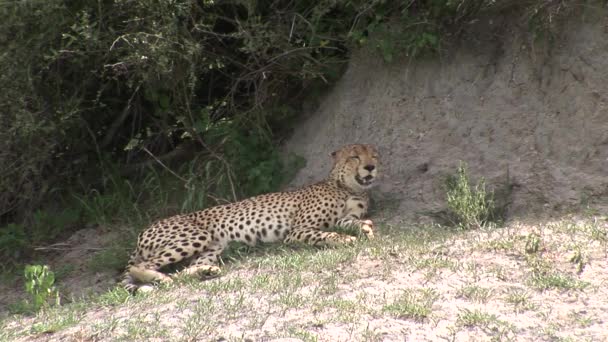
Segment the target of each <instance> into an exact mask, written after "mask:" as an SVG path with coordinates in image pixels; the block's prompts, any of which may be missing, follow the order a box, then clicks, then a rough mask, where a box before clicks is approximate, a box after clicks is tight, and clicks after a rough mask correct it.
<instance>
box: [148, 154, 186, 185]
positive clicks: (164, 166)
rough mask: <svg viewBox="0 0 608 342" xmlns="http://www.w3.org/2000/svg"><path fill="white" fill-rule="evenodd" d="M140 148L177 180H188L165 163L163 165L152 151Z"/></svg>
mask: <svg viewBox="0 0 608 342" xmlns="http://www.w3.org/2000/svg"><path fill="white" fill-rule="evenodd" d="M142 150H144V152H146V153H147V154H149V155H150V156H151V157H152V158H154V160H156V161H157V162H158V163H159V164H160V165H161V166H162V167H163V168H165V169H166V170H167V171H169V172H170V173H171V174H172V175H174V176H175V177H177V178H178V179H179V180H181V181H182V182H186V183H187V182H188V180H186V179H184V178H183V177H182V176H180V175H178V174H177V173H175V172H174V171H173V170H171V169H170V168H169V167H167V165H165V164H164V163H163V162H162V161H161V160H160V159H158V158H157V157H156V156H155V155H154V154H153V153H152V152H150V151H148V149H147V148H145V147H142Z"/></svg>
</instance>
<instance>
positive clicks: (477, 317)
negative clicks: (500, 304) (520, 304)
mask: <svg viewBox="0 0 608 342" xmlns="http://www.w3.org/2000/svg"><path fill="white" fill-rule="evenodd" d="M456 325H457V326H462V327H467V328H479V329H481V330H482V331H483V332H485V333H486V334H488V335H490V336H492V337H493V338H492V340H498V341H502V340H512V339H513V338H514V334H515V327H514V326H513V325H511V324H510V323H508V322H505V321H502V320H500V319H498V317H497V316H496V315H492V314H488V313H485V312H482V311H480V310H469V309H462V310H461V311H460V313H458V317H457V319H456Z"/></svg>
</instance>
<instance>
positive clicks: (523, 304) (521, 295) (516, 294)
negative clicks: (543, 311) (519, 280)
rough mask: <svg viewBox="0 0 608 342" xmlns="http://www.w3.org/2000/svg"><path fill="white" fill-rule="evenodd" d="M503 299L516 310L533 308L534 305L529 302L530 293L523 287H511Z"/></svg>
mask: <svg viewBox="0 0 608 342" xmlns="http://www.w3.org/2000/svg"><path fill="white" fill-rule="evenodd" d="M505 301H506V302H507V303H509V304H512V305H513V306H514V308H515V310H516V311H517V312H520V311H528V310H534V309H535V308H536V305H534V303H532V302H531V298H530V294H529V293H528V292H527V291H525V290H523V289H513V290H511V291H510V292H509V293H508V294H507V295H506V297H505Z"/></svg>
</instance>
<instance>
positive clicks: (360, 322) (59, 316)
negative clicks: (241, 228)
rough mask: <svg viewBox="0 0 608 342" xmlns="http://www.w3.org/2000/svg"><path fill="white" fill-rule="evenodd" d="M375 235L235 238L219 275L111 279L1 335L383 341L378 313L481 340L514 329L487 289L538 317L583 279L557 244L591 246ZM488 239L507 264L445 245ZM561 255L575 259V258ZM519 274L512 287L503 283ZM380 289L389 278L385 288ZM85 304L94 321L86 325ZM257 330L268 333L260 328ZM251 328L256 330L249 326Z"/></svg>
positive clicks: (506, 336)
mask: <svg viewBox="0 0 608 342" xmlns="http://www.w3.org/2000/svg"><path fill="white" fill-rule="evenodd" d="M541 232H542V230H541ZM376 233H377V234H376V236H377V238H376V239H374V240H370V241H368V240H366V239H360V240H359V241H357V242H356V243H355V244H353V245H350V246H344V247H337V248H310V247H308V246H303V245H294V246H287V245H283V244H272V245H263V246H259V247H255V248H250V247H244V246H242V245H237V246H233V247H232V248H231V250H229V251H228V253H227V255H226V256H225V257H224V258H223V260H224V264H223V265H222V275H221V276H220V277H218V278H213V279H208V280H203V281H202V280H201V279H199V278H196V277H180V278H177V279H176V281H175V282H174V283H172V284H163V285H161V286H159V287H158V288H157V289H156V290H155V291H153V292H150V293H141V294H136V295H134V296H133V295H130V294H129V293H128V292H127V291H125V290H123V289H121V288H119V287H116V288H113V289H111V290H109V291H106V292H104V293H102V294H98V295H91V296H89V297H83V298H79V299H75V300H74V302H72V303H67V304H63V305H62V306H60V307H57V308H54V307H51V308H47V309H45V310H44V311H43V312H41V313H40V314H38V315H36V316H34V317H28V316H23V315H17V316H16V317H15V318H16V319H17V320H15V318H6V319H5V321H4V322H2V321H0V329H2V330H1V331H0V340H14V339H17V338H20V337H32V336H38V334H41V333H45V332H48V333H50V332H53V334H55V335H57V336H60V335H59V334H60V332H62V331H64V330H66V329H68V328H70V327H74V326H76V325H77V326H79V329H81V328H80V326H81V325H82V329H81V332H80V333H79V334H81V335H78V336H79V337H78V338H81V339H85V340H86V339H94V338H95V337H96V336H108V337H110V338H112V339H114V340H125V341H126V340H149V339H160V340H164V339H172V338H178V339H181V340H197V339H199V340H200V339H206V338H215V339H217V338H219V337H225V338H226V339H227V340H229V341H232V340H234V341H240V340H244V339H247V338H250V337H249V336H255V338H254V337H251V338H252V339H253V340H256V339H257V338H259V337H260V336H264V337H268V338H270V337H295V338H300V339H302V340H311V341H312V340H325V338H326V337H327V336H325V335H324V334H323V333H322V331H323V330H324V329H329V328H330V327H331V329H333V328H337V329H342V330H343V331H348V334H349V336H351V337H350V338H352V339H353V340H362V341H381V340H382V339H383V338H386V336H384V335H383V334H384V333H385V332H384V330H383V329H382V328H379V326H378V325H377V324H380V323H378V322H382V321H384V323H381V324H384V326H387V327H391V326H392V325H391V324H392V323H391V322H394V321H397V320H405V321H409V322H402V324H413V325H412V326H413V327H416V326H418V325H420V324H428V322H433V321H434V320H435V319H436V318H437V319H451V320H452V322H451V324H453V331H452V334H453V336H458V334H459V331H462V330H463V329H470V330H472V331H475V332H474V333H475V334H479V333H483V334H485V335H486V336H487V337H488V338H487V339H488V340H493V341H508V340H514V339H515V336H516V332H517V329H518V327H515V326H514V325H513V324H511V323H509V322H508V319H507V318H502V317H500V316H499V314H492V313H489V312H485V311H483V310H479V309H475V306H476V305H483V304H485V303H488V302H490V301H494V300H495V298H494V297H497V298H498V299H500V301H501V302H502V303H504V305H505V306H506V308H507V309H511V308H512V310H507V312H504V311H501V314H500V315H502V314H503V313H504V314H505V315H508V314H509V313H508V312H510V313H511V314H517V315H522V314H524V315H525V314H528V315H535V314H536V315H539V314H543V313H544V312H538V313H535V312H536V311H538V310H539V305H537V303H540V302H539V300H540V301H542V298H543V291H544V290H549V289H557V290H559V291H558V292H556V293H554V294H552V295H557V296H567V294H566V293H567V291H570V290H577V291H587V289H588V284H586V283H585V282H581V281H580V280H578V279H576V278H575V277H574V276H572V275H570V274H569V273H566V272H563V271H561V270H559V269H558V266H559V265H558V264H556V263H554V262H553V261H552V260H553V259H550V258H549V256H551V255H553V254H550V253H551V252H553V251H554V250H555V248H557V247H560V248H561V251H562V252H564V254H561V255H566V257H565V258H564V257H562V259H561V262H562V264H561V265H562V266H563V265H565V266H570V265H569V264H568V263H567V261H568V260H570V256H571V255H575V254H576V253H575V252H576V251H577V249H576V248H574V247H573V246H579V248H580V253H581V255H584V256H587V258H591V257H592V256H593V255H594V254H591V253H589V252H588V250H587V249H586V246H585V244H583V243H581V242H580V241H578V242H577V243H576V244H574V242H570V243H569V244H563V243H562V244H560V245H559V246H556V244H555V242H554V241H555V239H552V237H551V236H550V235H548V234H549V232H548V230H547V231H545V232H543V235H542V236H543V240H542V246H543V247H542V248H538V249H536V250H535V251H533V252H532V253H526V251H525V244H526V241H529V236H530V234H526V233H522V234H520V235H517V234H514V232H513V231H511V232H507V233H505V234H503V233H500V232H498V233H496V232H493V233H492V234H487V233H486V232H478V233H475V234H478V235H479V237H476V238H475V239H472V240H470V241H468V242H466V241H463V240H461V239H462V237H463V236H469V235H470V234H471V232H468V233H466V235H465V233H462V232H460V233H459V232H453V231H450V230H446V229H444V228H441V227H437V226H430V227H396V226H388V225H386V226H380V227H378V229H377V231H376ZM583 233H584V234H588V233H587V232H581V231H579V232H578V233H577V234H579V235H580V234H583ZM486 236H488V237H492V236H494V237H496V240H499V241H501V242H500V243H499V244H498V245H500V246H506V245H507V244H505V242H508V243H513V247H514V248H513V249H512V250H511V252H506V253H500V254H501V257H502V258H512V259H511V260H514V261H516V264H517V265H518V266H517V269H513V266H510V264H509V263H504V264H503V263H492V262H489V261H488V260H486V259H485V258H481V259H475V258H466V259H465V260H462V259H461V256H462V254H460V253H461V251H460V249H454V248H453V246H454V244H452V241H454V240H458V242H457V244H458V245H460V244H461V243H463V242H466V244H465V245H464V246H463V248H464V249H463V250H462V253H465V254H466V253H469V252H470V251H473V252H475V253H480V252H482V253H484V252H485V253H488V254H493V253H496V252H495V251H494V250H492V249H487V248H486V247H487V246H497V244H492V243H491V242H490V241H491V240H490V241H487V242H486V241H483V239H482V238H484V237H486ZM539 236H540V234H539ZM585 236H587V237H588V235H585ZM478 238H480V239H482V240H477V239H478ZM498 250H502V249H501V248H498ZM504 250H505V251H506V250H507V248H505V249H504ZM568 251H570V254H568V253H567V252H568ZM505 260H506V259H505ZM585 260H586V261H585V262H589V260H587V259H585ZM571 262H572V264H573V266H574V267H576V260H575V261H571ZM574 267H571V268H574ZM515 272H518V273H515ZM498 273H500V274H501V275H500V276H499V275H498ZM405 274H407V275H408V276H407V277H409V275H410V274H411V275H412V283H411V285H410V284H409V283H404V278H403V277H404V275H405ZM455 274H456V275H458V276H462V277H466V279H467V282H465V283H464V285H459V286H458V287H455V288H454V287H453V288H451V289H452V290H450V291H447V292H446V291H442V292H440V290H438V289H439V287H435V286H434V285H433V283H435V282H445V281H446V280H448V279H452V277H453V276H454V275H455ZM489 274H496V279H498V280H500V281H501V282H506V283H508V284H510V287H507V291H506V292H503V289H504V288H503V289H501V288H498V287H495V286H491V285H483V286H481V285H479V284H478V283H476V281H477V280H479V279H486V278H487V276H488V275H489ZM429 275H432V276H429ZM514 275H515V276H517V277H516V278H514ZM446 277H448V278H446ZM414 279H417V280H414ZM418 280H420V282H422V283H418ZM427 282H428V283H427ZM517 282H519V284H517V286H513V285H512V284H513V283H517ZM425 283H426V284H425ZM395 284H399V286H394V285H395ZM382 286H387V287H386V292H385V291H384V290H383V289H382ZM414 286H425V287H423V288H419V287H414ZM368 289H369V291H368ZM403 289H405V290H403ZM537 297H538V298H541V299H538V298H537ZM456 298H463V299H465V300H466V302H465V303H466V305H467V306H465V308H460V311H459V312H458V313H457V315H454V316H452V317H451V318H446V316H444V315H445V309H446V308H445V307H443V303H442V300H444V299H445V300H454V299H456ZM558 298H559V297H558ZM471 306H472V307H471ZM437 308H442V309H441V310H437ZM85 312H89V313H91V314H92V315H99V317H103V318H102V319H101V320H97V321H95V322H94V323H91V321H90V317H86V316H85V315H84V313H85ZM544 314H546V315H547V316H546V319H549V318H550V317H552V313H550V312H546V313H544ZM296 316H297V317H301V318H298V320H297V321H295V320H292V319H291V318H289V317H296ZM210 317H212V318H213V319H211V320H210V319H209V318H210ZM544 319H545V318H544ZM218 322H221V323H218ZM269 322H273V323H269ZM371 322H375V323H373V324H376V325H371ZM7 323H8V324H10V325H8V326H7ZM269 324H270V325H269ZM273 324H278V325H276V326H275V325H273ZM564 324H566V323H564ZM567 324H569V326H572V327H581V328H587V327H592V326H594V325H596V324H598V321H597V319H596V318H595V316H594V315H592V314H589V315H586V314H585V313H583V312H579V311H576V312H575V311H573V312H572V313H571V314H570V315H569V316H568V320H567ZM85 325H86V326H85ZM237 326H238V327H239V328H238V329H242V331H243V335H238V336H237V335H234V334H232V335H229V334H227V333H226V332H225V330H223V329H228V328H227V327H231V328H230V329H233V328H232V327H237ZM269 327H270V328H269ZM542 328H543V329H546V331H545V332H546V334H545V336H549V335H548V334H549V333H551V329H550V327H548V326H547V325H542ZM266 329H270V330H271V331H274V332H272V333H268V334H270V335H264V331H265V330H266ZM273 329H274V330H273ZM414 329H415V328H414ZM71 331H73V330H70V333H69V334H68V335H70V336H73V337H75V336H76V335H73V333H72V332H71ZM539 331H540V330H539ZM249 332H256V334H258V335H248V333H249ZM555 336H557V335H555Z"/></svg>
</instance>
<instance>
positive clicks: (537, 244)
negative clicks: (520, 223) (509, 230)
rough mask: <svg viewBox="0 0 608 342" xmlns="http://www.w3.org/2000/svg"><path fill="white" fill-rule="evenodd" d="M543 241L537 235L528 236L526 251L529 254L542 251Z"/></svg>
mask: <svg viewBox="0 0 608 342" xmlns="http://www.w3.org/2000/svg"><path fill="white" fill-rule="evenodd" d="M541 246H542V240H541V237H540V235H538V234H537V233H531V234H529V235H528V236H526V246H525V251H526V253H527V254H536V253H538V252H539V251H540V250H541Z"/></svg>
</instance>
